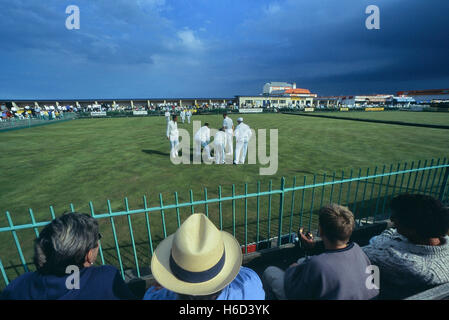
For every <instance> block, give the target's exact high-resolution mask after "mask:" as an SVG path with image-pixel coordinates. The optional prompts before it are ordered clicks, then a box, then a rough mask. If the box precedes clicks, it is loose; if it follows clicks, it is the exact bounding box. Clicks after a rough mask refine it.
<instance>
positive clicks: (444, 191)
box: [438, 167, 449, 201]
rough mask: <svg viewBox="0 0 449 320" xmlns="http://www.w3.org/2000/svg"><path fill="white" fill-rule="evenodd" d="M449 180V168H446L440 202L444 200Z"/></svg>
mask: <svg viewBox="0 0 449 320" xmlns="http://www.w3.org/2000/svg"><path fill="white" fill-rule="evenodd" d="M448 180H449V167H446V170H445V171H444V177H443V183H442V184H441V187H440V194H439V196H438V199H440V201H443V200H444V195H445V193H446V186H447V182H448Z"/></svg>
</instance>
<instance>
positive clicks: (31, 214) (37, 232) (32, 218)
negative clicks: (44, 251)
mask: <svg viewBox="0 0 449 320" xmlns="http://www.w3.org/2000/svg"><path fill="white" fill-rule="evenodd" d="M28 212H29V213H30V217H31V223H32V224H36V219H34V213H33V210H32V209H31V208H29V209H28ZM33 229H34V234H35V235H36V238H39V231H38V230H37V228H36V227H34V228H33Z"/></svg>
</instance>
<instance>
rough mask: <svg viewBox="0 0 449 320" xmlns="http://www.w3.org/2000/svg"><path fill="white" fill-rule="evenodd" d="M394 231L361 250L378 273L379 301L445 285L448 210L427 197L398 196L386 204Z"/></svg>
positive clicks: (448, 254) (448, 276)
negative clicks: (377, 268)
mask: <svg viewBox="0 0 449 320" xmlns="http://www.w3.org/2000/svg"><path fill="white" fill-rule="evenodd" d="M390 210H391V218H390V219H391V221H392V222H393V224H394V228H391V229H387V230H385V231H384V232H383V233H381V234H380V235H379V236H377V237H374V238H372V239H371V240H370V244H369V245H368V246H366V247H364V248H363V250H364V251H365V253H366V254H367V255H368V257H369V258H370V260H371V262H372V263H373V264H374V265H377V266H378V267H379V269H380V289H381V295H382V298H383V299H401V298H405V297H407V296H411V295H413V294H415V293H417V292H420V291H424V290H426V289H429V288H431V287H433V286H436V285H440V284H444V283H448V282H449V237H448V235H447V234H448V232H449V209H448V208H445V207H443V204H442V203H441V202H440V201H439V200H437V199H434V198H432V197H430V196H426V195H419V194H415V195H411V194H402V195H399V196H397V197H395V198H393V200H392V201H391V203H390Z"/></svg>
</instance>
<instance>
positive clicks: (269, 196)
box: [267, 180, 273, 240]
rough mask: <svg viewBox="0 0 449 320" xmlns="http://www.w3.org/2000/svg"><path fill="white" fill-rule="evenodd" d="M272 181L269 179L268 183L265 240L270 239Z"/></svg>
mask: <svg viewBox="0 0 449 320" xmlns="http://www.w3.org/2000/svg"><path fill="white" fill-rule="evenodd" d="M272 187H273V181H272V180H270V183H269V184H268V192H269V194H268V235H267V240H270V237H271V196H272V193H271V191H272V190H273V188H272Z"/></svg>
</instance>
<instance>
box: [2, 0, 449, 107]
mask: <svg viewBox="0 0 449 320" xmlns="http://www.w3.org/2000/svg"><path fill="white" fill-rule="evenodd" d="M68 5H77V6H78V7H79V9H80V29H79V30H68V29H67V28H66V27H65V22H66V19H67V17H68V16H69V15H68V14H66V12H65V11H66V7H67V6H68ZM368 5H377V6H378V7H379V8H380V30H367V29H366V27H365V20H366V18H367V17H368V14H366V13H365V9H366V7H367V6H368ZM448 14H449V1H448V0H427V1H424V0H368V1H365V0H338V1H336V0H307V1H306V0H278V1H268V0H70V1H66V0H45V1H43V0H8V1H6V0H5V1H1V2H0V39H1V43H2V47H1V50H0V67H1V72H0V99H33V98H36V99H51V98H66V99H69V98H159V97H185V98H189V97H233V96H234V95H244V94H248V95H250V94H260V93H261V92H262V87H263V85H264V83H266V82H269V81H288V82H296V83H297V86H298V87H300V88H308V89H310V90H311V91H312V92H314V93H317V94H319V95H322V96H324V95H348V94H370V93H394V92H396V91H399V90H409V89H430V88H435V89H440V88H449V59H448V57H449V19H448Z"/></svg>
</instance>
